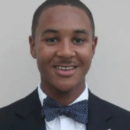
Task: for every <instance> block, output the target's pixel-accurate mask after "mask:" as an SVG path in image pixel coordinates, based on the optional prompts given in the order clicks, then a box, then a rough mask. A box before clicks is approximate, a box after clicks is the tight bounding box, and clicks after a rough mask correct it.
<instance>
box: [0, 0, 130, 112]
mask: <svg viewBox="0 0 130 130" xmlns="http://www.w3.org/2000/svg"><path fill="white" fill-rule="evenodd" d="M42 2H43V0H0V107H3V106H6V105H8V104H10V103H12V102H14V101H16V100H18V99H20V98H22V97H25V96H26V95H28V94H29V93H30V92H32V91H33V90H34V89H35V88H36V86H37V83H38V82H39V81H40V78H39V72H38V70H37V66H36V61H35V60H34V59H32V58H31V56H30V52H29V44H28V36H29V35H30V33H31V22H32V15H33V13H34V11H35V9H36V8H37V7H38V6H39V5H40V4H41V3H42ZM83 2H85V3H86V5H87V6H88V7H89V8H90V10H91V11H92V13H93V16H94V19H95V24H96V35H97V36H98V37H99V41H98V46H97V51H96V55H95V58H94V59H93V63H92V67H91V70H90V71H89V74H88V75H87V78H86V79H87V82H88V84H89V88H90V89H91V91H92V92H93V93H95V94H96V95H98V96H100V97H101V98H103V99H105V100H107V101H109V102H112V103H114V104H116V105H119V106H121V107H123V108H125V109H128V110H130V100H129V99H130V95H129V93H130V69H129V66H130V40H129V39H130V0H83Z"/></svg>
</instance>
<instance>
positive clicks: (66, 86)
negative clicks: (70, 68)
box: [55, 81, 78, 92]
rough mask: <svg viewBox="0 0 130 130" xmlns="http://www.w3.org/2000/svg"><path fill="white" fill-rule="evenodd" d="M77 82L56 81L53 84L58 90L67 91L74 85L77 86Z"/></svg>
mask: <svg viewBox="0 0 130 130" xmlns="http://www.w3.org/2000/svg"><path fill="white" fill-rule="evenodd" d="M77 84H78V83H74V82H72V81H71V82H62V83H61V82H58V83H57V84H55V88H56V89H57V90H58V91H60V92H69V91H71V90H73V88H75V86H77Z"/></svg>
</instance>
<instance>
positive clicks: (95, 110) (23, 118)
mask: <svg viewBox="0 0 130 130" xmlns="http://www.w3.org/2000/svg"><path fill="white" fill-rule="evenodd" d="M88 114H89V115H88V124H87V130H97V129H98V130H107V129H109V126H107V122H108V121H109V120H110V119H111V118H112V114H111V112H110V110H109V109H108V107H107V105H106V104H105V102H104V101H102V100H101V99H99V98H98V97H96V96H95V95H93V94H92V93H91V92H90V91H89V100H88ZM13 127H14V130H36V129H38V130H45V121H44V118H42V117H41V104H40V101H39V97H38V92H37V89H36V90H35V91H34V92H33V93H31V94H30V95H29V96H27V97H26V98H25V99H23V101H21V104H20V105H19V107H18V108H17V111H16V118H15V121H14V126H13Z"/></svg>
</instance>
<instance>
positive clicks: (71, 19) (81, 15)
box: [29, 6, 97, 105]
mask: <svg viewBox="0 0 130 130" xmlns="http://www.w3.org/2000/svg"><path fill="white" fill-rule="evenodd" d="M92 33H93V32H92V28H91V23H90V20H89V18H88V16H87V14H86V13H85V12H84V11H82V10H81V9H79V8H76V7H72V6H55V7H50V8H48V9H46V10H45V11H43V12H42V14H41V16H40V19H39V23H38V27H37V29H36V33H35V39H34V38H33V37H32V36H30V37H29V41H30V51H31V55H32V57H33V58H35V59H36V60H37V65H38V69H39V71H40V76H41V89H42V91H43V92H44V93H46V94H47V95H48V96H50V97H51V98H53V99H54V100H56V101H57V102H59V103H60V104H61V105H68V104H70V103H72V102H73V101H74V100H75V99H76V98H77V97H78V96H79V95H80V94H81V93H82V92H83V91H84V89H85V75H86V74H87V72H88V70H89V68H90V65H91V61H92V58H93V56H94V53H95V49H96V45H97V37H94V38H93V37H92ZM58 67H73V69H72V70H68V71H65V70H59V69H57V68H58Z"/></svg>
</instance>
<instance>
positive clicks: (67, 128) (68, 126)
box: [38, 83, 88, 130]
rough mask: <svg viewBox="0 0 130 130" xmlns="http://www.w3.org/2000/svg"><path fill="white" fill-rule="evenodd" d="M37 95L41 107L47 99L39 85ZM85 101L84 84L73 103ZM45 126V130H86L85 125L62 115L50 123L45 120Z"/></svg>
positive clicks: (85, 91)
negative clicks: (82, 89)
mask: <svg viewBox="0 0 130 130" xmlns="http://www.w3.org/2000/svg"><path fill="white" fill-rule="evenodd" d="M38 95H39V99H40V102H41V105H42V106H43V100H44V99H45V98H46V97H47V95H46V94H45V93H44V92H43V91H42V90H41V87H40V83H39V84H38ZM85 99H86V100H88V85H87V83H86V87H85V90H84V91H83V92H82V93H81V95H80V96H79V97H78V98H77V99H76V100H75V101H74V102H73V103H76V102H79V101H82V100H85ZM73 103H71V104H73ZM45 124H46V130H86V125H85V124H82V123H80V122H77V121H74V120H73V119H71V118H69V117H67V116H64V115H62V116H58V117H56V118H55V119H54V120H52V121H50V122H47V121H46V119H45Z"/></svg>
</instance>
